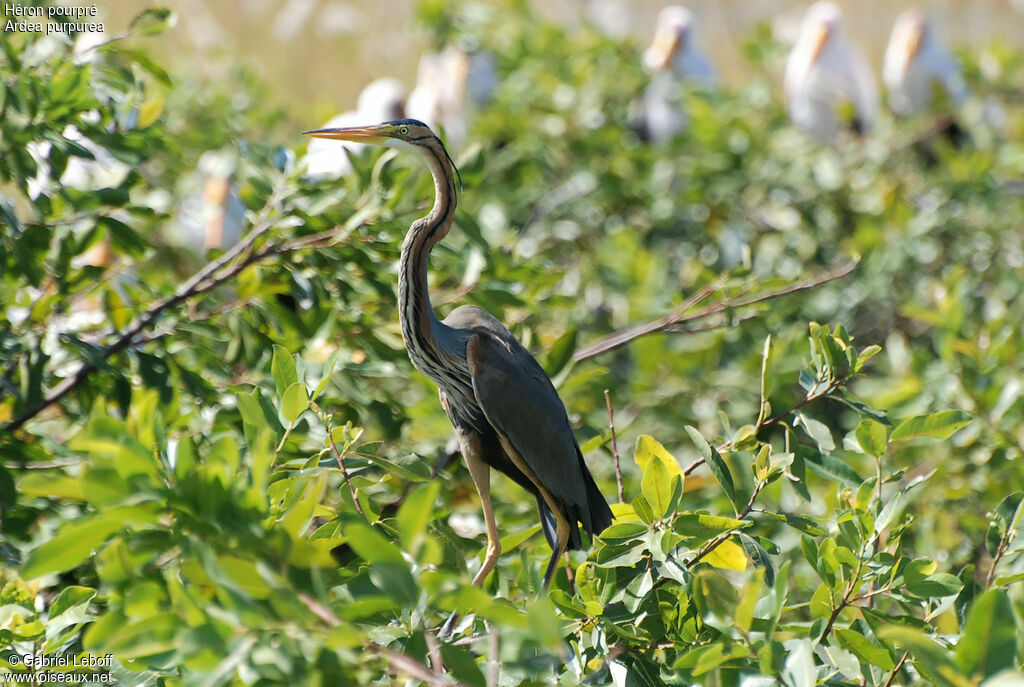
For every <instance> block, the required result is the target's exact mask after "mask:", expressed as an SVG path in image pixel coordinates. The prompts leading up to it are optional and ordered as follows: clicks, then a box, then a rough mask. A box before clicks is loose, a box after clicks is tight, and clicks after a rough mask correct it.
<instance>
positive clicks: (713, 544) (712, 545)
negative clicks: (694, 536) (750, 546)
mask: <svg viewBox="0 0 1024 687" xmlns="http://www.w3.org/2000/svg"><path fill="white" fill-rule="evenodd" d="M762 487H764V483H763V482H758V483H757V484H755V485H754V492H753V493H752V494H751V495H750V498H749V499H748V500H747V506H746V508H744V509H743V510H742V511H741V512H740V513H739V514H737V516H736V519H737V520H742V519H743V518H745V517H747V516H748V515H750V511H751V510H753V508H754V501H756V500H757V495H758V494H760V493H761V488H762ZM732 534H733V533H732V531H729V532H723V533H722V534H719V535H718V536H717V537H715V538H714V539H712V540H711V541H709V542H708V543H707V544H705V545H704V547H703V548H702V549H701V550H700V551H698V552H697V554H696V555H695V556H694V557H693V558H691V559H690V560H688V561H687V562H686V567H687V568H692V567H693V566H694V565H696V564H697V562H698V561H700V560H701V559H702V558H704V557H705V556H707V555H708V554H709V553H711V552H712V551H714V550H715V549H717V548H718V547H719V546H721V544H722V542H724V541H725V540H726V539H728V538H729V537H731V536H732Z"/></svg>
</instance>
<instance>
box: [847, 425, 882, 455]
mask: <svg viewBox="0 0 1024 687" xmlns="http://www.w3.org/2000/svg"><path fill="white" fill-rule="evenodd" d="M855 435H856V437H857V443H858V444H859V445H860V447H861V449H863V450H864V453H866V454H868V455H869V456H874V457H875V458H879V457H881V455H882V454H883V453H885V446H886V444H887V443H888V439H887V438H886V429H885V425H883V424H882V423H881V422H876V421H875V420H872V419H871V418H867V419H865V420H861V421H860V424H858V425H857V430H856V432H855Z"/></svg>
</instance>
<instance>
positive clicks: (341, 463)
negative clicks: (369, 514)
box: [327, 427, 369, 522]
mask: <svg viewBox="0 0 1024 687" xmlns="http://www.w3.org/2000/svg"><path fill="white" fill-rule="evenodd" d="M333 434H334V433H333V430H332V429H331V428H330V427H328V428H327V440H328V441H329V442H330V443H331V449H332V450H333V451H334V459H335V460H337V461H338V467H339V468H341V477H342V479H343V480H345V486H347V487H348V493H349V494H351V495H352V503H354V504H355V505H356V510H357V511H359V515H360V516H361V517H362V518H363V520H366V513H364V512H363V506H362V504H361V503H359V497H358V496H356V488H355V487H353V486H352V480H350V479H349V477H348V469H347V468H346V467H345V457H344V456H342V455H341V451H339V450H338V445H337V444H335V443H334V436H333ZM367 522H369V521H368V520H367Z"/></svg>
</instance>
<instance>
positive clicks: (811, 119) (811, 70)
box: [783, 2, 878, 143]
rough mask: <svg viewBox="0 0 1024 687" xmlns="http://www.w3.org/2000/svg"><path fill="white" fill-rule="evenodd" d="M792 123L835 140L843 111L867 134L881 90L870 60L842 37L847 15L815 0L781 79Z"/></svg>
mask: <svg viewBox="0 0 1024 687" xmlns="http://www.w3.org/2000/svg"><path fill="white" fill-rule="evenodd" d="M783 90H784V93H785V97H786V104H787V106H788V108H789V117H790V119H791V120H792V122H793V124H794V125H795V126H797V127H798V128H800V129H803V130H804V131H806V132H807V133H809V134H810V135H811V136H813V137H814V138H816V139H818V140H819V141H821V142H823V143H827V142H831V141H832V140H834V139H835V137H836V134H837V133H838V132H839V130H840V128H841V125H842V124H843V122H842V118H841V117H840V114H841V112H842V110H843V108H844V107H846V106H850V107H852V108H853V122H852V123H851V124H852V127H853V129H854V131H856V132H858V133H863V132H865V131H867V130H869V129H870V128H871V127H872V125H873V124H874V121H875V117H876V115H877V112H878V86H877V84H876V83H875V77H874V75H873V74H872V73H871V67H870V66H869V65H868V61H867V59H866V58H865V57H864V55H863V53H861V52H860V50H858V49H857V48H856V46H854V45H853V44H852V43H850V42H849V40H847V38H846V36H845V35H844V33H843V16H842V12H840V10H839V7H838V6H837V5H836V4H835V3H832V2H816V3H814V4H813V5H811V6H810V8H808V10H807V13H806V14H805V15H804V18H803V21H802V22H801V23H800V32H799V35H798V36H797V41H796V45H794V46H793V50H792V51H791V52H790V54H789V60H788V61H787V62H786V73H785V77H784V81H783Z"/></svg>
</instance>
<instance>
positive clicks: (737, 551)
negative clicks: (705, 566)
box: [704, 539, 748, 572]
mask: <svg viewBox="0 0 1024 687" xmlns="http://www.w3.org/2000/svg"><path fill="white" fill-rule="evenodd" d="M704 560H705V561H707V562H708V563H710V564H711V565H713V566H715V567H716V568H719V569H721V570H738V571H740V572H743V571H744V570H746V569H747V561H748V559H747V554H746V552H745V551H744V550H743V547H742V546H740V545H739V544H737V543H736V542H734V541H733V540H732V539H726V540H724V541H723V542H722V543H721V544H719V545H718V546H716V547H715V548H713V549H711V551H709V552H708V555H707V556H705V557H704Z"/></svg>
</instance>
